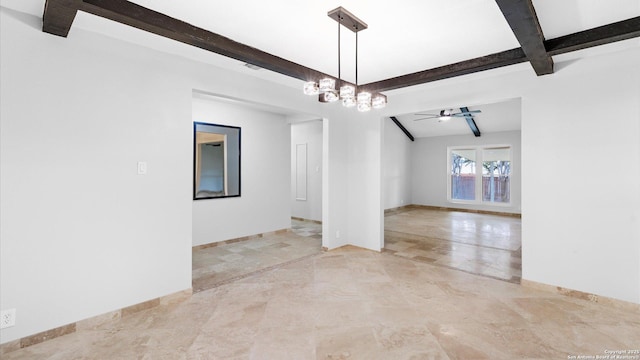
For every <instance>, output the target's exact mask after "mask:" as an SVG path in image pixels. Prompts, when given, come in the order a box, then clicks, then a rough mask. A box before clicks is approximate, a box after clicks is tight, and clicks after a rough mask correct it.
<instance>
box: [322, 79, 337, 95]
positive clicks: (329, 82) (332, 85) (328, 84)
mask: <svg viewBox="0 0 640 360" xmlns="http://www.w3.org/2000/svg"><path fill="white" fill-rule="evenodd" d="M335 89H336V80H335V79H332V78H324V79H321V80H320V92H322V93H323V92H327V91H334V90H335Z"/></svg>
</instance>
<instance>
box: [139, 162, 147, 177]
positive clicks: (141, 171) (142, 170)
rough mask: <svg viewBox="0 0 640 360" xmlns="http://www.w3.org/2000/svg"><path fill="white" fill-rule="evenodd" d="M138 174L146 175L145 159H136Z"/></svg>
mask: <svg viewBox="0 0 640 360" xmlns="http://www.w3.org/2000/svg"><path fill="white" fill-rule="evenodd" d="M138 175H147V162H146V161H138Z"/></svg>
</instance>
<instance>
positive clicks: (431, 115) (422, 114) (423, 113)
mask: <svg viewBox="0 0 640 360" xmlns="http://www.w3.org/2000/svg"><path fill="white" fill-rule="evenodd" d="M413 115H425V116H440V114H425V113H416V114H413Z"/></svg>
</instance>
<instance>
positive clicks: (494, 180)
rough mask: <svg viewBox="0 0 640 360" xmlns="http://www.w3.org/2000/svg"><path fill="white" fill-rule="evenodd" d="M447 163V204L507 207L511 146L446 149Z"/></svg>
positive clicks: (509, 199)
mask: <svg viewBox="0 0 640 360" xmlns="http://www.w3.org/2000/svg"><path fill="white" fill-rule="evenodd" d="M448 159H449V161H448V163H449V178H448V181H447V185H448V190H447V192H448V198H449V200H450V201H453V202H466V203H495V204H509V202H510V201H511V195H510V190H511V187H510V181H511V147H510V146H486V147H455V148H449V151H448ZM477 164H481V166H476V165H477Z"/></svg>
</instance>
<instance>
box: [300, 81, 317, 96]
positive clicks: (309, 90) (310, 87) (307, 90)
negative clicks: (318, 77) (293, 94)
mask: <svg viewBox="0 0 640 360" xmlns="http://www.w3.org/2000/svg"><path fill="white" fill-rule="evenodd" d="M303 92H304V94H305V95H318V94H319V93H320V89H319V88H318V83H316V82H315V81H308V82H306V83H304V88H303Z"/></svg>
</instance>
